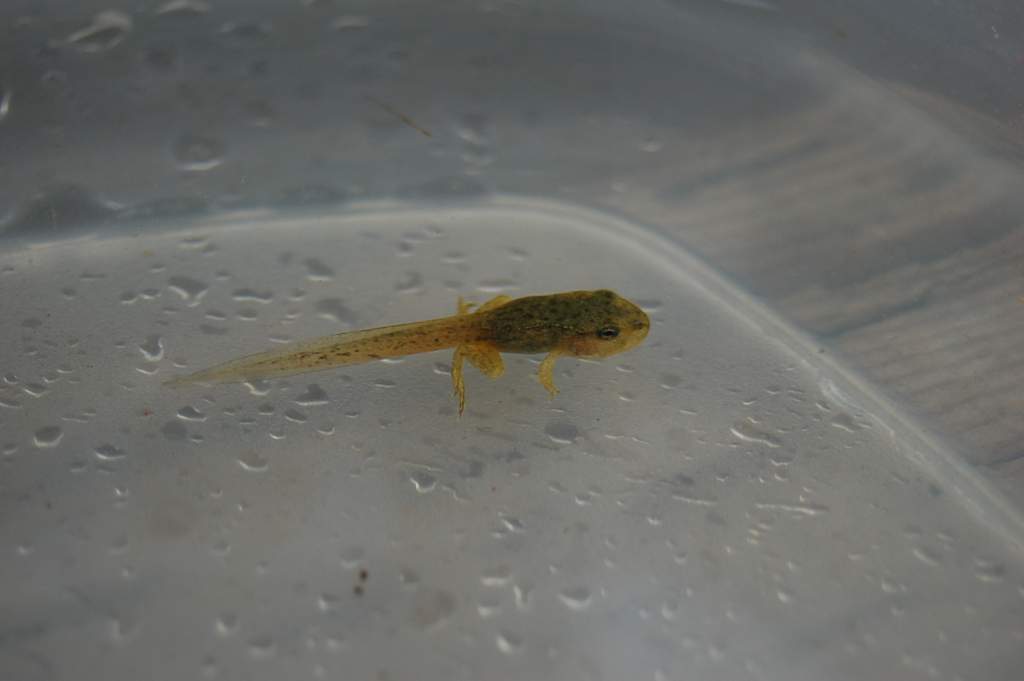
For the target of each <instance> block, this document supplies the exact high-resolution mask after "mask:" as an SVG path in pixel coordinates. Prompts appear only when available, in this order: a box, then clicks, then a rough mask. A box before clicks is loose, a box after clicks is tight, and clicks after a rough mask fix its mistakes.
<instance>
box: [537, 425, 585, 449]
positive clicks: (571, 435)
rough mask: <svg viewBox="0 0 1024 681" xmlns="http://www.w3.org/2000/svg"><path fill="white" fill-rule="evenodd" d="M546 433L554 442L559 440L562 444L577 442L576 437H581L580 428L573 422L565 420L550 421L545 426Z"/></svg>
mask: <svg viewBox="0 0 1024 681" xmlns="http://www.w3.org/2000/svg"><path fill="white" fill-rule="evenodd" d="M544 434H545V435H547V436H548V438H550V439H551V441H552V442H557V443H558V444H562V445H571V444H572V443H573V442H575V440H576V438H577V437H579V434H580V431H579V428H577V427H576V426H574V425H573V424H571V423H566V422H564V421H556V422H554V423H549V424H548V425H547V426H545V427H544Z"/></svg>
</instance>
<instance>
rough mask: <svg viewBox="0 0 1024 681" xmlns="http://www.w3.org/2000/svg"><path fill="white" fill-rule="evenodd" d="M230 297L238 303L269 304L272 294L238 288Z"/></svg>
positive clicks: (271, 300) (272, 298)
mask: <svg viewBox="0 0 1024 681" xmlns="http://www.w3.org/2000/svg"><path fill="white" fill-rule="evenodd" d="M231 297H232V298H234V299H235V300H237V301H239V302H256V303H263V304H267V303H271V302H273V300H274V294H273V292H271V291H255V290H253V289H251V288H240V289H236V290H235V291H234V292H232V294H231Z"/></svg>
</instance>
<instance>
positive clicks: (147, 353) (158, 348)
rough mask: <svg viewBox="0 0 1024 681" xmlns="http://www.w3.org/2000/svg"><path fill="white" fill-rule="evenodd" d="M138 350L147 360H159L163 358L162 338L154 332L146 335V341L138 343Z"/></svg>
mask: <svg viewBox="0 0 1024 681" xmlns="http://www.w3.org/2000/svg"><path fill="white" fill-rule="evenodd" d="M139 351H140V352H142V356H143V357H145V358H146V361H147V362H159V361H160V360H162V359H163V358H164V339H163V338H161V337H160V336H158V335H156V334H153V335H151V336H147V337H146V341H145V342H144V343H142V344H141V345H139Z"/></svg>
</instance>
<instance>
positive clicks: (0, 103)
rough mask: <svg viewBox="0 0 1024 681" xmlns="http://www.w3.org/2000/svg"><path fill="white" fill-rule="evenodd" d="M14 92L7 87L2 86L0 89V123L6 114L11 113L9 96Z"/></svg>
mask: <svg viewBox="0 0 1024 681" xmlns="http://www.w3.org/2000/svg"><path fill="white" fill-rule="evenodd" d="M13 96H14V93H13V92H12V91H11V90H10V89H8V88H2V91H0V123H3V121H4V119H5V118H7V115H8V114H9V113H11V98H12V97H13Z"/></svg>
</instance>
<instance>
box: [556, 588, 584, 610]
mask: <svg viewBox="0 0 1024 681" xmlns="http://www.w3.org/2000/svg"><path fill="white" fill-rule="evenodd" d="M591 598H592V597H591V594H590V589H588V588H587V587H585V586H573V587H569V588H567V589H562V590H561V591H560V592H559V593H558V599H559V600H560V601H562V603H563V604H565V607H567V608H569V609H570V610H576V611H579V610H586V609H587V608H588V607H589V606H590V602H591Z"/></svg>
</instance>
